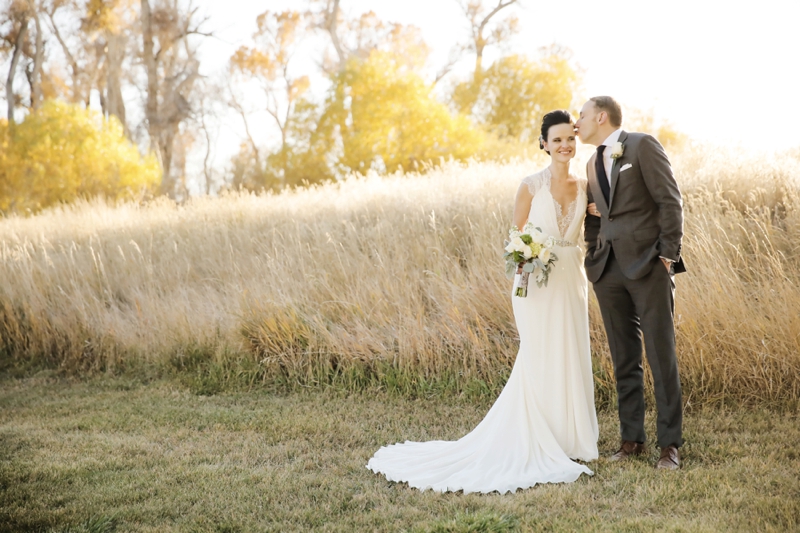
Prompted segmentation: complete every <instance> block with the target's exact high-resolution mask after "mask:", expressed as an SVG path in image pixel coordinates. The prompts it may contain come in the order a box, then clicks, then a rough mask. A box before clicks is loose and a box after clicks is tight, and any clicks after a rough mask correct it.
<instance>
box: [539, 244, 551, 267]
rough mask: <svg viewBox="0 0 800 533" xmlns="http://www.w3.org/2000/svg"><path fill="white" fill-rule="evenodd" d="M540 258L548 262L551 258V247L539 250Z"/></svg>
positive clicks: (543, 261) (545, 262)
mask: <svg viewBox="0 0 800 533" xmlns="http://www.w3.org/2000/svg"><path fill="white" fill-rule="evenodd" d="M539 259H541V260H542V263H544V264H547V262H548V261H549V260H550V249H549V248H543V249H542V251H541V252H539Z"/></svg>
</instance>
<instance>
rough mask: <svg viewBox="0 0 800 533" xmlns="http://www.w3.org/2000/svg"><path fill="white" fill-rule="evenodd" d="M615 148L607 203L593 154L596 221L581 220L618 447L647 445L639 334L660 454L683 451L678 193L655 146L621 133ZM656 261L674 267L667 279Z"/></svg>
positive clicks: (664, 158) (592, 191)
mask: <svg viewBox="0 0 800 533" xmlns="http://www.w3.org/2000/svg"><path fill="white" fill-rule="evenodd" d="M619 142H621V143H622V144H623V146H624V152H623V155H622V156H621V157H620V158H618V159H616V160H614V161H613V164H612V170H611V176H610V179H609V181H610V193H609V198H608V201H606V198H605V196H604V194H603V191H602V188H601V186H600V184H599V182H598V176H597V171H596V170H595V168H596V166H595V160H596V158H597V153H595V155H594V156H592V158H591V159H590V160H589V163H588V164H587V165H586V174H587V177H588V180H589V187H588V197H589V198H588V199H589V203H591V202H594V203H596V204H597V210H598V211H599V212H600V214H601V216H600V217H599V218H598V217H595V216H589V215H587V216H586V219H585V237H586V246H587V250H586V261H585V266H586V275H587V277H588V278H589V281H591V282H592V284H593V286H594V291H595V294H596V295H597V300H598V302H599V304H600V312H601V313H602V315H603V323H604V325H605V329H606V333H607V335H608V343H609V347H610V349H611V357H612V359H613V362H614V372H615V375H616V379H617V397H618V408H619V419H620V429H621V433H622V439H623V440H628V441H634V442H644V441H645V432H644V383H643V375H644V374H643V370H642V340H641V334H642V333H643V334H644V342H645V348H646V354H647V360H648V363H649V364H650V369H651V370H652V372H653V378H654V382H655V396H656V407H657V409H658V419H657V428H658V445H659V446H660V447H661V448H662V449H663V448H666V447H667V446H669V445H675V446H680V445H681V444H682V443H683V438H682V432H681V425H682V407H681V383H680V379H679V377H678V363H677V359H676V357H675V327H674V322H673V314H674V309H675V308H674V291H675V284H674V280H673V275H674V273H678V272H685V268H684V265H683V260H682V259H681V239H682V237H683V209H682V202H681V193H680V190H679V189H678V184H677V183H676V181H675V178H674V176H673V175H672V168H671V167H670V164H669V160H668V159H667V154H666V153H665V152H664V148H663V147H662V146H661V144H659V142H658V141H657V140H656V139H655V138H653V137H651V136H650V135H646V134H643V133H627V132H625V131H622V132H621V134H620V136H619ZM607 149H609V150H610V149H611V147H608V148H607ZM623 169H624V170H623ZM661 257H663V258H666V259H670V260H673V261H674V262H673V263H672V268H671V270H670V272H667V269H666V267H665V266H664V264H663V263H662V262H661V259H660V258H661Z"/></svg>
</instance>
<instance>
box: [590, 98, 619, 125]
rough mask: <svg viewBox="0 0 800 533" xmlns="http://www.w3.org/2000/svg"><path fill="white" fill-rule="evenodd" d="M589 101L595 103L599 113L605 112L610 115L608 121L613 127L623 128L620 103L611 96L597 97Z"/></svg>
mask: <svg viewBox="0 0 800 533" xmlns="http://www.w3.org/2000/svg"><path fill="white" fill-rule="evenodd" d="M589 100H591V101H592V102H594V106H595V107H596V108H597V110H598V111H605V112H606V113H608V121H609V122H610V123H611V125H612V126H614V127H615V128H619V127H620V126H622V107H621V106H620V105H619V102H617V101H616V100H614V99H613V98H611V97H610V96H595V97H593V98H589Z"/></svg>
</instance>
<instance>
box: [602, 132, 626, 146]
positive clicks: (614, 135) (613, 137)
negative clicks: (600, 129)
mask: <svg viewBox="0 0 800 533" xmlns="http://www.w3.org/2000/svg"><path fill="white" fill-rule="evenodd" d="M620 135H622V128H617V129H616V130H614V131H613V132H612V133H611V135H609V136H608V138H606V140H605V141H603V146H613V145H614V143H615V142H617V141H618V140H619V136H620Z"/></svg>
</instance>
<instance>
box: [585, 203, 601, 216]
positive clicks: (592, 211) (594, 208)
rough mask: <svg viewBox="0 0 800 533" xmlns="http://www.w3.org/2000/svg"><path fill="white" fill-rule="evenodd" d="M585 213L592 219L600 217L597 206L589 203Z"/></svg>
mask: <svg viewBox="0 0 800 533" xmlns="http://www.w3.org/2000/svg"><path fill="white" fill-rule="evenodd" d="M586 212H587V213H588V214H590V215H592V216H593V217H599V216H600V211H598V210H597V204H595V203H591V204H589V205H587V206H586Z"/></svg>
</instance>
